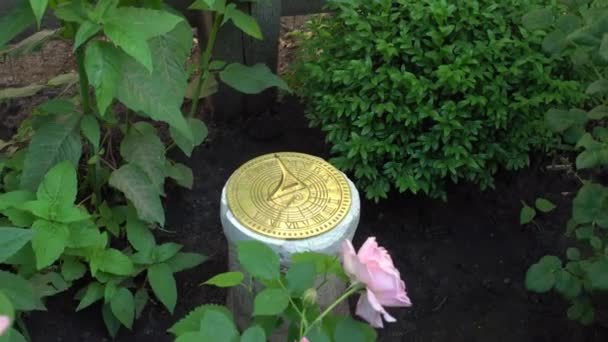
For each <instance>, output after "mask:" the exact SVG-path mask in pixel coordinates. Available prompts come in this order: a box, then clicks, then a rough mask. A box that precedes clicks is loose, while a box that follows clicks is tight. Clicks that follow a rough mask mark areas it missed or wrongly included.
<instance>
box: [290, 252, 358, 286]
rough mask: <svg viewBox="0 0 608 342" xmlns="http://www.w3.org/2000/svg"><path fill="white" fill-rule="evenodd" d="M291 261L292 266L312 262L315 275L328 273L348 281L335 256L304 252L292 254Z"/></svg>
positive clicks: (338, 259)
mask: <svg viewBox="0 0 608 342" xmlns="http://www.w3.org/2000/svg"><path fill="white" fill-rule="evenodd" d="M291 260H292V262H293V263H294V264H296V263H302V262H312V263H313V264H314V265H315V269H316V273H317V274H325V273H330V274H335V275H336V276H338V277H339V278H341V279H343V280H347V279H348V277H347V276H346V274H345V273H344V269H343V268H342V264H341V263H340V258H338V257H336V256H333V255H327V254H321V253H315V252H304V253H296V254H294V255H293V256H292V258H291Z"/></svg>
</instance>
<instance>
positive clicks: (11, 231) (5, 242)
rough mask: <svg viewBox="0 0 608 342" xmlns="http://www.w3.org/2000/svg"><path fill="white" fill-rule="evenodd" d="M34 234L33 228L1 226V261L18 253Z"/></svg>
mask: <svg viewBox="0 0 608 342" xmlns="http://www.w3.org/2000/svg"><path fill="white" fill-rule="evenodd" d="M33 235H34V231H33V230H31V229H20V228H12V227H0V263H3V262H5V261H6V259H8V258H10V257H11V256H13V255H14V254H15V253H17V252H18V251H19V250H20V249H21V248H22V247H23V246H25V244H26V243H28V242H29V241H30V240H31V239H32V237H33Z"/></svg>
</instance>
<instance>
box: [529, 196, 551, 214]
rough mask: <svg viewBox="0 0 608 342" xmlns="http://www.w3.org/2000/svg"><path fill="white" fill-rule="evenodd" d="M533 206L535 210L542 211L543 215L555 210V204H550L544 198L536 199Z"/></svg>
mask: <svg viewBox="0 0 608 342" xmlns="http://www.w3.org/2000/svg"><path fill="white" fill-rule="evenodd" d="M534 205H535V206H536V209H538V210H540V211H542V212H543V213H548V212H551V211H552V210H553V209H555V208H556V206H555V204H553V203H551V202H550V201H549V200H547V199H545V198H537V199H536V202H535V203H534Z"/></svg>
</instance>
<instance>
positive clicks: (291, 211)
mask: <svg viewBox="0 0 608 342" xmlns="http://www.w3.org/2000/svg"><path fill="white" fill-rule="evenodd" d="M226 193H227V199H228V207H229V208H230V210H231V211H232V213H233V214H234V216H235V217H236V219H237V220H238V221H239V222H240V223H241V224H243V225H244V226H245V227H247V228H249V229H251V230H253V231H255V232H258V233H260V234H263V235H266V236H270V237H274V238H280V239H303V238H308V237H312V236H315V235H319V234H322V233H324V232H327V231H329V230H331V229H333V228H334V227H335V226H336V225H337V224H338V223H340V221H342V219H344V217H345V216H346V213H347V212H348V210H349V209H350V205H351V193H350V187H349V185H348V182H347V180H346V177H345V176H344V175H343V174H342V173H341V172H340V171H338V170H337V169H336V168H334V167H333V166H332V165H331V164H329V163H327V162H326V161H324V160H323V159H321V158H317V157H313V156H310V155H307V154H302V153H294V152H281V153H274V154H267V155H263V156H260V157H257V158H255V159H252V160H250V161H248V162H247V163H245V164H243V165H242V166H241V167H240V168H238V169H237V170H236V171H235V172H234V173H233V174H232V176H231V177H230V179H229V180H228V186H227V190H226Z"/></svg>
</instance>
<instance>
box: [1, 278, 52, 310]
mask: <svg viewBox="0 0 608 342" xmlns="http://www.w3.org/2000/svg"><path fill="white" fill-rule="evenodd" d="M0 291H2V293H4V295H5V296H6V297H8V299H9V300H10V301H11V303H12V304H13V307H14V308H15V310H17V311H32V310H44V305H43V304H42V302H41V301H40V297H39V296H38V294H37V293H36V291H35V290H34V288H33V287H32V285H31V284H30V283H29V282H28V281H27V280H25V279H24V278H23V277H21V276H19V275H16V274H13V273H10V272H6V271H0Z"/></svg>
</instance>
